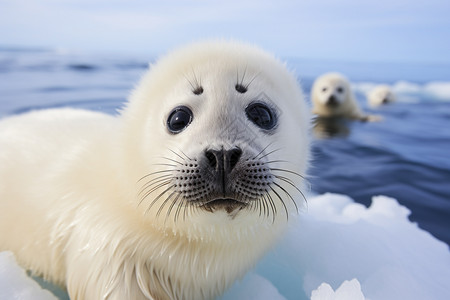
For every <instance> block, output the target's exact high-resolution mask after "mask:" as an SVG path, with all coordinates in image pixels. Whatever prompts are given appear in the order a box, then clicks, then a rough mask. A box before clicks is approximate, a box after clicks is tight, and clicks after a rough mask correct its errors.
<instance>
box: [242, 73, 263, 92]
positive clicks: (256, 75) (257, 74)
mask: <svg viewBox="0 0 450 300" xmlns="http://www.w3.org/2000/svg"><path fill="white" fill-rule="evenodd" d="M259 74H261V72H258V73H256V74H255V76H253V78H252V79H251V80H250V81H249V82H248V83H247V85H246V86H245V88H246V89H248V87H249V86H250V84H252V82H253V81H254V80H255V79H256V77H258V76H259Z"/></svg>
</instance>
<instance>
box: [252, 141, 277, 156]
mask: <svg viewBox="0 0 450 300" xmlns="http://www.w3.org/2000/svg"><path fill="white" fill-rule="evenodd" d="M272 144H273V142H270V143H269V144H268V145H267V146H266V147H264V149H262V150H261V151H260V152H259V153H258V154H256V155H255V157H253V158H252V159H257V158H258V156H260V155H261V154H262V153H263V152H264V151H266V149H267V148H269V147H270V146H271V145H272Z"/></svg>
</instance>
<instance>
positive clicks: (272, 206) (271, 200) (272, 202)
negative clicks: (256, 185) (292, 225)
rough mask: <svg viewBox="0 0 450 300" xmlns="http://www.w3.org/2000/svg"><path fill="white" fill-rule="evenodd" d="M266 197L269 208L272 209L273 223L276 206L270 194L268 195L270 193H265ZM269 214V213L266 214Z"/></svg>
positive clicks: (273, 221)
mask: <svg viewBox="0 0 450 300" xmlns="http://www.w3.org/2000/svg"><path fill="white" fill-rule="evenodd" d="M266 195H267V198H268V199H269V204H270V208H271V210H272V223H275V216H276V214H277V208H276V206H275V202H274V201H273V198H272V196H270V193H267V194H266ZM267 216H269V215H267Z"/></svg>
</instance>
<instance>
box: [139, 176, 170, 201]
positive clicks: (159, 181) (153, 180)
mask: <svg viewBox="0 0 450 300" xmlns="http://www.w3.org/2000/svg"><path fill="white" fill-rule="evenodd" d="M171 177H172V175H170V174H169V175H163V176H158V177H156V178H154V179H152V180H150V181H148V182H147V183H146V184H145V185H144V186H143V187H142V188H141V190H140V192H139V194H138V197H139V196H140V195H141V194H142V193H144V192H145V190H147V189H148V188H150V187H151V186H152V185H155V184H157V183H161V182H162V181H165V180H167V179H169V178H171Z"/></svg>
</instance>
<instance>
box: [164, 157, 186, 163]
mask: <svg viewBox="0 0 450 300" xmlns="http://www.w3.org/2000/svg"><path fill="white" fill-rule="evenodd" d="M161 158H163V159H167V160H170V161H173V162H174V163H177V164H179V165H183V163H181V162H179V161H177V160H175V159H172V158H169V157H165V156H163V157H161Z"/></svg>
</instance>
